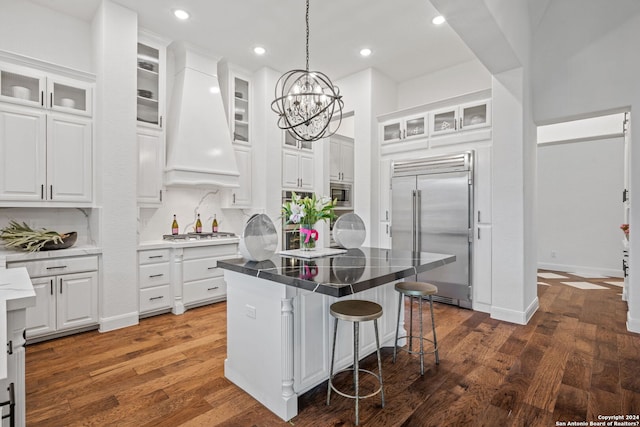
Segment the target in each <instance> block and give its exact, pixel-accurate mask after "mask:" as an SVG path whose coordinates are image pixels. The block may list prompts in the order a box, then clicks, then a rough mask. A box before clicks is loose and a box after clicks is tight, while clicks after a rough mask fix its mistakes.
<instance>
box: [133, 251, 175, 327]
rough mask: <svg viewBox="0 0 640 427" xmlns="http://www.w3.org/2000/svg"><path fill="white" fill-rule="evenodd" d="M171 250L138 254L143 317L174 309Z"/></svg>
mask: <svg viewBox="0 0 640 427" xmlns="http://www.w3.org/2000/svg"><path fill="white" fill-rule="evenodd" d="M169 261H170V250H169V249H154V250H148V251H140V252H138V286H139V291H140V299H139V310H140V314H141V315H147V314H155V313H159V312H165V311H169V310H170V309H171V307H172V294H171V265H170V263H169Z"/></svg>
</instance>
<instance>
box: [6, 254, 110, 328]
mask: <svg viewBox="0 0 640 427" xmlns="http://www.w3.org/2000/svg"><path fill="white" fill-rule="evenodd" d="M7 267H8V268H15V267H26V269H27V272H28V273H29V277H30V278H31V281H32V283H33V284H34V289H35V292H36V305H35V307H29V308H27V320H26V322H27V323H26V325H27V326H26V336H27V338H29V339H32V338H38V340H40V339H42V338H45V337H48V336H51V337H55V336H59V335H61V333H65V332H68V331H76V330H84V329H87V328H92V327H94V326H96V325H97V324H98V258H97V257H96V256H84V257H66V258H52V259H45V260H39V261H21V262H11V263H8V264H7Z"/></svg>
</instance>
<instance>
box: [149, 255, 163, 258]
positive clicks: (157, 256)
mask: <svg viewBox="0 0 640 427" xmlns="http://www.w3.org/2000/svg"><path fill="white" fill-rule="evenodd" d="M153 258H162V255H153V256H150V257H149V259H153Z"/></svg>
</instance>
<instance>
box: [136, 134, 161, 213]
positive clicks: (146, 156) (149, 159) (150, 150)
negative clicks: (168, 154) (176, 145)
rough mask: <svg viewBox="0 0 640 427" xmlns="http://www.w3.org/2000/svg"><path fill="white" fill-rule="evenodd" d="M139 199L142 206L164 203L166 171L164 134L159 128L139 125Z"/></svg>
mask: <svg viewBox="0 0 640 427" xmlns="http://www.w3.org/2000/svg"><path fill="white" fill-rule="evenodd" d="M137 139H138V182H137V199H138V204H139V205H141V206H149V205H151V206H153V205H159V204H161V203H162V174H163V173H164V156H165V145H164V134H163V132H161V131H159V130H157V129H147V128H144V127H138V132H137Z"/></svg>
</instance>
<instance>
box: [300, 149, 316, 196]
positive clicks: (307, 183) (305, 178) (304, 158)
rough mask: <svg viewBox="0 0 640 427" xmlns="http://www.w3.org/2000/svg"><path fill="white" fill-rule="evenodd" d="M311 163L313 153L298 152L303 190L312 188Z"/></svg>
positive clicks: (312, 162) (312, 163)
mask: <svg viewBox="0 0 640 427" xmlns="http://www.w3.org/2000/svg"><path fill="white" fill-rule="evenodd" d="M313 165H314V161H313V155H307V154H300V180H301V187H302V188H304V189H305V190H313Z"/></svg>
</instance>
